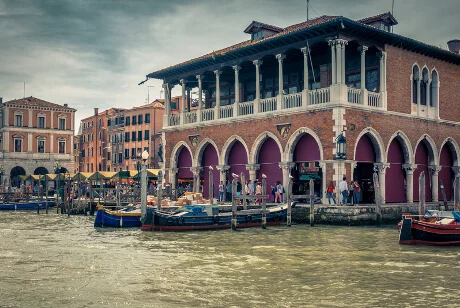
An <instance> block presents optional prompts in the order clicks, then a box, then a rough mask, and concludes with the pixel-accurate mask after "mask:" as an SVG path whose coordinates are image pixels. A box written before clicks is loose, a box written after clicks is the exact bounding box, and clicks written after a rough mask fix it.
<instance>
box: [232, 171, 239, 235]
mask: <svg viewBox="0 0 460 308" xmlns="http://www.w3.org/2000/svg"><path fill="white" fill-rule="evenodd" d="M236 187H237V183H236V179H235V178H233V181H232V230H233V231H235V230H236V225H237V219H236V212H237V210H238V209H237V205H236V200H237V198H236Z"/></svg>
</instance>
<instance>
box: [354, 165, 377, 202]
mask: <svg viewBox="0 0 460 308" xmlns="http://www.w3.org/2000/svg"><path fill="white" fill-rule="evenodd" d="M373 176H374V164H373V163H357V164H356V168H355V171H354V176H353V177H354V179H353V180H354V181H358V183H359V186H360V187H361V194H360V198H361V200H360V201H359V202H360V203H374V202H375V190H374V182H373Z"/></svg>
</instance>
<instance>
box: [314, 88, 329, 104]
mask: <svg viewBox="0 0 460 308" xmlns="http://www.w3.org/2000/svg"><path fill="white" fill-rule="evenodd" d="M308 97H309V100H310V105H318V104H324V103H329V102H330V101H331V91H330V89H329V88H323V89H316V90H311V91H308Z"/></svg>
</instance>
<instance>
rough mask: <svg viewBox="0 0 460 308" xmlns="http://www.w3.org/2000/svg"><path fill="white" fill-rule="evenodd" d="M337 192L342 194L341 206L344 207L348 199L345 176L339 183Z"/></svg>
mask: <svg viewBox="0 0 460 308" xmlns="http://www.w3.org/2000/svg"><path fill="white" fill-rule="evenodd" d="M339 190H340V193H341V194H342V199H343V200H342V205H346V204H347V199H348V184H347V177H346V176H344V177H343V180H342V182H340V183H339Z"/></svg>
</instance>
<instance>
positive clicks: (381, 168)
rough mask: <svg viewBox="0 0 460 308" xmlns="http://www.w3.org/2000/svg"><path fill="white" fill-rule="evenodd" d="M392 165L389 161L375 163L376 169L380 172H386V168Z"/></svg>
mask: <svg viewBox="0 0 460 308" xmlns="http://www.w3.org/2000/svg"><path fill="white" fill-rule="evenodd" d="M389 167H390V164H389V163H375V164H374V171H378V172H380V173H385V172H386V169H387V168H389Z"/></svg>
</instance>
